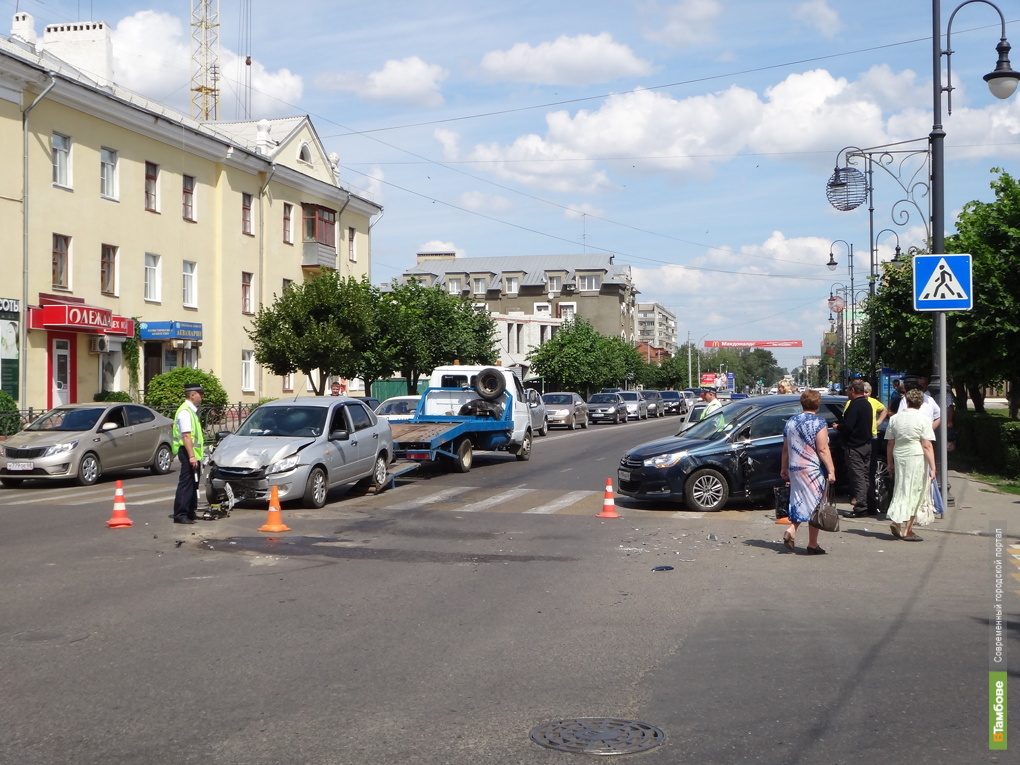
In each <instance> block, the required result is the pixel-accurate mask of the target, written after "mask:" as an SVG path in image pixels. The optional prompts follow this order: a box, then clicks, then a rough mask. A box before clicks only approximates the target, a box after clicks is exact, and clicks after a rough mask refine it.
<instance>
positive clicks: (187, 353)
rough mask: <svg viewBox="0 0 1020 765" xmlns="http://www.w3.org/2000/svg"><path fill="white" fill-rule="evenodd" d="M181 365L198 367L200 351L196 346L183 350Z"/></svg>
mask: <svg viewBox="0 0 1020 765" xmlns="http://www.w3.org/2000/svg"><path fill="white" fill-rule="evenodd" d="M181 366H182V367H188V368H189V369H198V351H197V350H196V349H194V348H185V349H184V350H183V351H181Z"/></svg>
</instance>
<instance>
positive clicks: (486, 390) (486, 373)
mask: <svg viewBox="0 0 1020 765" xmlns="http://www.w3.org/2000/svg"><path fill="white" fill-rule="evenodd" d="M474 387H475V393H477V394H478V395H479V397H480V398H484V399H485V400H486V401H494V400H496V399H497V398H499V397H500V396H502V395H503V391H505V390H506V378H504V377H503V372H502V371H500V370H499V369H496V368H495V367H486V368H485V369H483V370H482V371H481V372H479V373H478V374H476V375H475V385H474Z"/></svg>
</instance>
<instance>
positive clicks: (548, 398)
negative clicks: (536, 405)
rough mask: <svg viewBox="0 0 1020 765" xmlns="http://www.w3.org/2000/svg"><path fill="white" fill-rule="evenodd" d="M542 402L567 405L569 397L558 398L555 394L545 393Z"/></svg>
mask: <svg viewBox="0 0 1020 765" xmlns="http://www.w3.org/2000/svg"><path fill="white" fill-rule="evenodd" d="M542 400H543V401H544V402H545V403H547V404H569V403H570V396H560V395H557V394H555V393H547V394H545V395H544V396H542Z"/></svg>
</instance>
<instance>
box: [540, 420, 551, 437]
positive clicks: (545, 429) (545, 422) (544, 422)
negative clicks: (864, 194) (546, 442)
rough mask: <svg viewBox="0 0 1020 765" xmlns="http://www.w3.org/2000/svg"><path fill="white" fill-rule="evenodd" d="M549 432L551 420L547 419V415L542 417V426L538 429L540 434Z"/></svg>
mask: <svg viewBox="0 0 1020 765" xmlns="http://www.w3.org/2000/svg"><path fill="white" fill-rule="evenodd" d="M548 432H549V420H547V419H546V418H545V417H543V418H542V427H540V428H539V429H538V435H540V436H544V435H545V434H546V433H548Z"/></svg>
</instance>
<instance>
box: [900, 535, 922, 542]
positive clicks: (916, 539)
mask: <svg viewBox="0 0 1020 765" xmlns="http://www.w3.org/2000/svg"><path fill="white" fill-rule="evenodd" d="M900 539H902V540H903V541H904V542H923V541H924V540H923V539H921V537H919V536H917V534H911V535H910V536H909V537H900Z"/></svg>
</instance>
